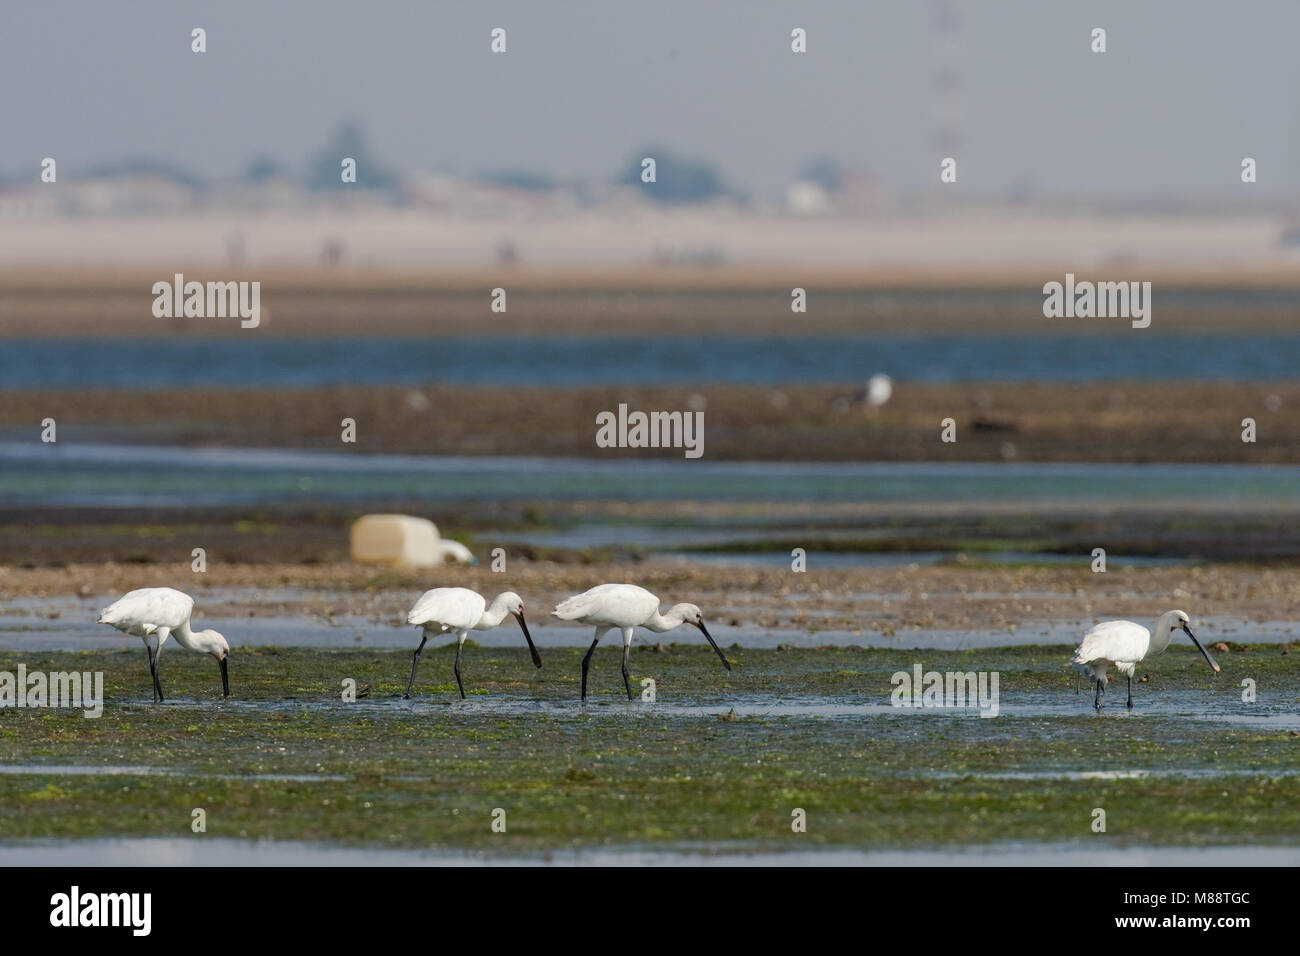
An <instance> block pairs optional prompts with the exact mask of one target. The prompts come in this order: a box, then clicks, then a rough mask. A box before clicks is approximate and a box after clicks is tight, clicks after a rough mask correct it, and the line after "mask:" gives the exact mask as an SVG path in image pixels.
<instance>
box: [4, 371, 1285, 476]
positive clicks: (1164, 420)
mask: <svg viewBox="0 0 1300 956" xmlns="http://www.w3.org/2000/svg"><path fill="white" fill-rule="evenodd" d="M0 396H3V400H2V401H0V440H3V441H16V442H26V441H32V442H34V441H36V440H37V439H38V438H39V423H40V422H41V420H42V419H44V418H46V417H53V418H55V419H56V420H57V421H58V427H59V429H60V432H59V435H60V440H61V441H62V442H65V443H66V442H70V441H76V442H79V443H82V444H85V443H105V444H118V445H125V446H129V445H169V446H182V447H190V448H200V447H207V448H283V449H304V450H318V451H332V452H339V453H342V452H346V453H347V454H349V455H370V454H412V455H427V456H471V457H474V456H525V457H526V456H539V457H548V458H590V459H599V460H616V459H642V460H647V461H650V460H661V461H663V460H676V461H680V460H681V458H682V453H681V451H680V450H674V449H633V448H597V447H596V444H595V433H596V424H595V422H596V415H597V413H598V412H601V411H603V410H607V409H616V408H617V407H618V406H619V404H620V403H627V404H628V406H629V407H630V408H643V409H687V408H698V409H704V410H705V423H706V424H705V459H706V460H708V461H772V462H798V461H808V462H817V461H824V462H837V461H838V462H872V461H881V462H883V461H915V462H945V461H946V462H1004V461H1020V462H1125V463H1143V462H1150V463H1180V462H1183V463H1185V462H1220V463H1230V462H1236V463H1243V464H1254V465H1266V464H1297V463H1300V417H1298V416H1296V415H1295V413H1294V412H1295V409H1296V408H1297V407H1300V384H1297V383H1296V382H1258V383H1257V382H1232V381H1228V382H1179V381H1170V382H1135V381H1130V382H1100V383H1096V382H1092V383H1089V382H1082V383H1079V382H1064V383H1053V382H1045V383H1044V382H1039V383H1019V384H997V383H976V384H930V383H916V382H909V383H906V384H899V385H896V386H895V388H894V396H893V398H892V399H891V400H890V401H889V403H888V404H887V405H885V406H884V407H882V408H879V409H869V408H866V407H864V406H863V404H862V402H861V400H860V398H859V397H858V390H857V389H856V388H855V387H851V386H779V387H778V386H772V387H766V386H754V385H699V386H694V387H686V386H636V387H619V386H614V385H608V386H600V387H591V388H567V387H553V388H498V387H482V386H448V385H425V386H419V387H393V386H377V387H367V386H331V387H318V388H275V389H259V388H236V389H231V388H161V389H138V390H137V389H23V390H10V391H5V392H0ZM344 417H351V418H354V419H355V420H356V421H357V422H358V424H359V435H360V438H359V440H358V441H357V443H356V444H355V445H348V446H344V445H342V444H341V443H340V440H339V435H340V432H339V422H340V421H341V419H342V418H344ZM949 417H951V418H952V419H953V420H954V421H955V423H956V428H957V441H956V442H953V443H945V442H941V441H940V422H941V421H942V420H943V419H945V418H949ZM1244 418H1253V419H1255V421H1256V423H1257V428H1258V438H1257V441H1256V442H1254V443H1247V442H1243V441H1242V440H1241V432H1242V425H1241V422H1242V420H1243V419H1244ZM56 452H57V446H56V447H54V448H51V454H55V453H56Z"/></svg>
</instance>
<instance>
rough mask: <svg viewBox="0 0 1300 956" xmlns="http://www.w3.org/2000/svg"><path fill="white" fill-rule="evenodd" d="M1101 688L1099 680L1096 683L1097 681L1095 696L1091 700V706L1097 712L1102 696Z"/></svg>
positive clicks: (1099, 708)
mask: <svg viewBox="0 0 1300 956" xmlns="http://www.w3.org/2000/svg"><path fill="white" fill-rule="evenodd" d="M1102 687H1103V685H1102V682H1101V681H1100V680H1098V681H1097V696H1096V697H1094V698H1093V699H1092V706H1093V707H1096V708H1097V710H1098V711H1100V710H1101V694H1102Z"/></svg>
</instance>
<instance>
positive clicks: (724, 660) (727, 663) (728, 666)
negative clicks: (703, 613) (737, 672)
mask: <svg viewBox="0 0 1300 956" xmlns="http://www.w3.org/2000/svg"><path fill="white" fill-rule="evenodd" d="M695 626H696V627H698V628H699V629H700V630H701V631H703V632H704V636H705V637H706V638H707V639H708V642H709V646H710V647H712V648H713V649H714V650H715V651H717V652H718V656H719V657H720V658H722V666H723V667H725V668H726V669H727V670H731V661H729V660H727V655H726V654H724V653H722V648H720V647H718V642H717V641H715V640H714V639H713V635H712V634H710V633H709V629H708V628H707V627H705V626H704V622H703V621H696V622H695Z"/></svg>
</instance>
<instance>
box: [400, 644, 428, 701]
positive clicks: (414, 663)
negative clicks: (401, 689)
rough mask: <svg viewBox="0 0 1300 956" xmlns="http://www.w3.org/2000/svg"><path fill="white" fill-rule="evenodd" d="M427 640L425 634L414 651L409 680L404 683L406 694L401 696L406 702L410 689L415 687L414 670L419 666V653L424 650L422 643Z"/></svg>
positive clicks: (408, 698)
mask: <svg viewBox="0 0 1300 956" xmlns="http://www.w3.org/2000/svg"><path fill="white" fill-rule="evenodd" d="M428 639H429V635H427V634H425V635H424V636H423V637H421V638H420V646H419V647H417V648H416V649H415V658H414V659H413V660H412V661H411V679H410V680H409V681H407V682H406V693H405V694H403V695H402V696H403V697H405V698H406V699H407V700H410V699H411V688H412V687H414V686H415V669H416V668H417V667H419V666H420V651H422V650H424V642H425V641H427V640H428Z"/></svg>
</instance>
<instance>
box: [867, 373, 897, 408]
mask: <svg viewBox="0 0 1300 956" xmlns="http://www.w3.org/2000/svg"><path fill="white" fill-rule="evenodd" d="M893 394H894V380H893V379H892V378H890V377H889V376H888V375H873V376H871V378H869V379H867V395H866V401H867V407H868V408H879V407H880V406H881V405H883V404H885V402H887V401H889V397H890V396H891V395H893Z"/></svg>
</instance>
